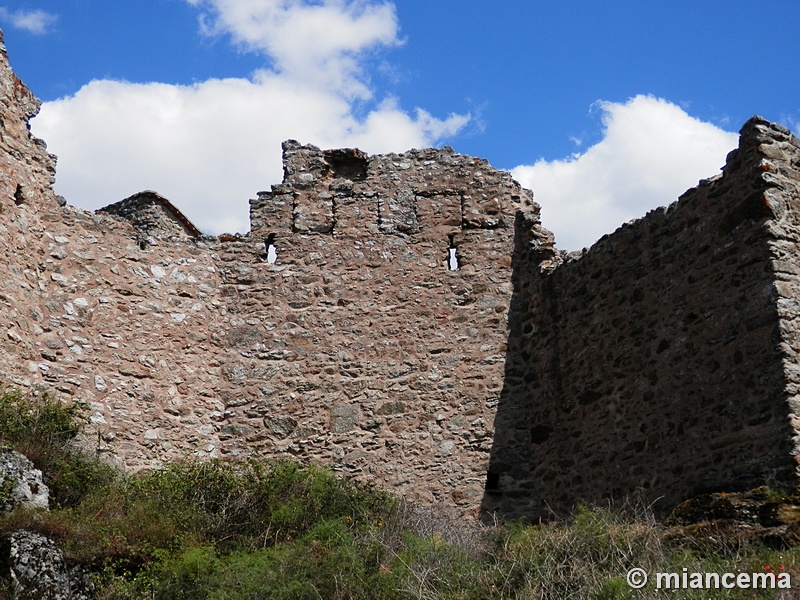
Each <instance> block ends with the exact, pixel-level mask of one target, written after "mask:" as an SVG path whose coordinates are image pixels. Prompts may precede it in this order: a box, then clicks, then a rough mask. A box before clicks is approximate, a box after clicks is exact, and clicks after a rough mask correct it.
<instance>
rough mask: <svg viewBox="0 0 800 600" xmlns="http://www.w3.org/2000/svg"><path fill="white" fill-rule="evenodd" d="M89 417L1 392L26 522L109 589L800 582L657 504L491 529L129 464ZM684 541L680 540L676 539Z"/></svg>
mask: <svg viewBox="0 0 800 600" xmlns="http://www.w3.org/2000/svg"><path fill="white" fill-rule="evenodd" d="M83 415H84V413H83V411H82V410H81V409H80V408H79V407H75V406H71V405H64V404H61V403H60V402H57V401H56V400H54V399H52V398H38V399H37V398H25V397H23V396H21V395H19V394H18V393H13V392H12V393H5V394H0V440H2V442H3V443H5V444H7V445H10V446H13V447H15V448H17V449H18V450H20V451H23V452H25V451H26V450H27V453H28V455H29V456H30V457H31V459H32V460H33V461H34V463H35V464H36V465H37V467H38V468H41V469H42V470H43V471H44V473H45V475H46V478H47V479H46V483H48V485H50V486H51V489H52V490H53V491H54V500H53V502H52V503H51V510H50V511H49V512H36V511H30V510H20V509H18V510H16V511H14V512H13V513H11V514H10V515H7V516H6V517H4V518H3V519H2V520H0V533H4V532H9V531H13V530H15V529H19V528H23V527H24V528H27V529H31V530H33V531H38V532H41V533H43V534H45V535H48V536H50V537H51V538H52V539H54V540H56V541H57V543H58V544H59V545H60V547H61V548H62V549H63V550H64V553H65V555H66V556H67V557H68V559H69V560H70V561H72V562H74V563H78V564H82V565H84V566H86V567H87V568H89V569H90V570H91V572H92V573H93V577H94V579H95V581H96V583H97V589H98V594H99V597H100V598H102V599H107V600H110V599H145V598H148V599H165V600H166V599H177V600H180V599H186V600H189V599H191V600H194V599H242V600H244V599H248V600H256V599H261V598H263V599H267V598H281V599H292V600H294V599H305V598H309V599H311V598H324V599H326V600H327V599H346V598H347V599H352V598H363V599H371V598H375V599H394V598H420V599H440V598H441V599H454V600H455V599H458V600H470V599H475V600H483V599H493V598H498V599H500V598H502V599H523V598H524V599H526V600H527V599H531V598H542V599H554V600H563V599H566V598H580V599H584V598H595V599H601V600H612V599H627V598H661V597H680V598H698V599H699V598H704V599H706V598H712V599H713V598H726V599H727V598H775V597H776V591H775V590H739V591H736V590H680V592H679V593H678V594H675V593H669V592H660V591H658V590H655V589H653V586H652V585H650V586H648V587H646V588H645V589H644V590H641V591H634V590H632V589H631V588H630V587H629V586H628V584H627V582H626V579H625V576H626V573H627V572H628V570H629V569H631V568H633V567H641V568H644V569H645V570H646V571H647V572H648V573H651V574H655V573H656V572H659V571H661V572H670V571H671V572H678V573H680V572H681V571H682V569H683V568H684V567H685V568H687V569H688V570H689V571H690V572H695V571H697V572H706V571H713V572H723V573H724V572H734V573H735V572H737V571H744V572H748V573H751V572H763V571H764V565H765V564H770V565H781V566H783V568H784V571H785V572H789V573H791V575H792V577H793V578H794V580H795V582H796V583H797V584H800V570H799V568H798V565H800V562H799V561H798V551H797V550H794V549H793V550H785V551H776V550H769V549H767V548H764V547H761V546H759V545H757V544H755V543H742V542H741V541H740V540H727V539H724V538H720V539H715V540H708V539H705V540H698V541H697V543H694V542H693V541H691V538H687V537H685V536H682V537H680V541H668V540H670V539H673V538H670V537H668V536H665V535H664V533H665V532H664V529H663V527H662V526H660V525H659V524H658V523H656V522H655V521H654V520H653V519H652V517H649V516H648V515H647V514H646V512H645V513H643V514H640V515H638V516H630V515H625V514H622V513H619V512H612V511H608V510H602V509H589V508H585V509H582V510H581V511H579V513H578V514H577V515H576V516H575V517H574V518H573V519H571V520H569V521H565V522H561V523H547V524H542V525H536V526H526V525H521V524H517V525H507V526H498V527H491V528H490V527H481V526H479V525H478V524H476V523H474V522H466V521H460V520H454V519H449V518H447V517H446V516H444V515H443V514H442V513H440V512H437V511H436V510H434V509H424V508H420V507H415V506H411V505H409V504H407V503H405V502H402V501H400V500H398V499H397V498H395V497H393V496H391V495H389V494H387V493H385V492H383V491H380V490H378V489H376V488H373V487H369V486H363V485H356V484H354V483H352V482H349V481H347V480H345V479H342V478H339V477H336V476H334V475H333V474H332V473H331V472H330V471H328V470H326V469H323V468H319V467H301V466H299V465H297V464H294V463H291V462H286V461H281V462H265V461H247V462H240V463H228V462H218V461H211V462H202V463H201V462H194V461H190V462H185V463H180V464H172V465H169V466H168V467H167V468H165V469H163V470H161V471H151V472H145V473H140V474H137V475H130V474H123V473H120V472H116V471H114V470H113V469H110V468H109V467H107V466H105V465H103V464H102V463H101V462H100V461H98V460H97V459H96V458H95V457H93V456H92V455H91V454H87V453H86V452H84V451H81V450H80V449H79V448H77V447H76V446H75V445H74V444H73V442H74V440H75V438H76V436H77V435H78V433H79V432H80V429H81V427H82V425H83ZM675 539H677V538H675Z"/></svg>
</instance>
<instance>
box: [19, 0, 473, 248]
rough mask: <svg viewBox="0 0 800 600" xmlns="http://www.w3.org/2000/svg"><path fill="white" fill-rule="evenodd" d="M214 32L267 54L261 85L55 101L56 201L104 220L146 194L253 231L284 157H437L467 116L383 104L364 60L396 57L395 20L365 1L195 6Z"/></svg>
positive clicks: (258, 76)
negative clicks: (251, 203) (287, 151)
mask: <svg viewBox="0 0 800 600" xmlns="http://www.w3.org/2000/svg"><path fill="white" fill-rule="evenodd" d="M186 1H187V2H189V3H190V4H193V5H194V6H196V7H198V9H200V10H201V11H203V12H202V14H201V19H202V23H203V27H204V30H205V31H206V32H207V33H209V34H210V35H211V34H213V35H217V34H228V35H230V36H231V37H232V39H233V41H234V42H235V43H237V44H242V45H245V46H246V47H247V48H248V49H251V50H255V51H258V52H261V53H263V54H264V56H265V58H266V59H267V60H268V61H269V62H270V64H269V66H268V67H266V68H264V69H262V70H259V71H257V72H256V73H253V74H252V76H251V77H249V78H231V79H212V80H208V81H204V82H200V83H197V84H194V85H184V86H181V85H168V84H163V83H130V82H124V81H111V80H97V81H92V82H90V83H88V84H86V85H85V86H83V87H82V88H81V89H80V90H78V92H77V93H75V94H74V95H72V96H69V97H65V98H62V99H59V100H56V101H53V102H46V103H45V104H44V105H43V106H42V110H41V113H40V115H39V116H38V117H36V119H34V120H33V122H32V127H33V131H34V133H35V134H36V135H37V136H39V137H41V138H43V139H44V140H46V141H47V143H48V146H49V149H50V151H52V152H53V153H55V154H57V155H58V156H59V162H58V174H57V181H56V191H57V192H58V193H60V194H62V195H64V196H65V197H66V198H67V201H68V202H70V203H71V204H75V205H77V206H81V207H84V208H91V209H95V208H100V207H102V206H105V205H107V204H110V203H112V202H116V201H118V200H121V199H122V198H124V197H126V196H128V195H130V194H133V193H135V192H137V191H140V190H143V189H153V190H156V191H158V192H159V193H161V194H162V195H164V196H165V197H167V198H169V199H170V200H171V201H172V202H173V203H174V204H175V205H176V206H178V207H179V208H180V209H181V210H182V211H183V212H185V213H186V215H187V216H188V217H189V218H190V219H191V220H192V221H193V222H194V223H195V224H196V225H197V226H198V227H199V228H200V229H201V230H203V231H205V232H208V233H222V232H224V231H229V232H233V231H240V232H245V231H247V230H248V229H249V218H248V208H249V207H248V203H247V199H248V198H253V197H255V194H256V192H257V191H259V190H263V189H268V188H269V185H270V184H272V183H278V182H280V181H281V179H282V165H281V156H280V154H281V151H280V144H281V142H282V141H283V140H285V139H288V138H294V139H297V140H299V141H301V142H303V143H312V144H316V145H319V146H321V147H323V148H335V147H347V146H357V147H360V148H362V149H363V150H365V151H367V152H370V153H378V152H390V151H403V150H406V149H408V148H412V147H426V146H430V145H433V144H435V143H436V142H437V141H439V140H440V139H442V138H444V137H447V136H450V135H454V134H455V133H457V132H458V131H459V130H460V129H461V128H462V127H463V126H464V125H465V124H466V123H467V122H468V121H469V116H468V115H459V114H451V115H448V116H446V117H443V118H437V117H434V116H432V115H431V114H429V113H428V112H426V111H425V110H423V109H416V110H415V111H414V112H413V113H409V112H406V111H404V110H403V109H401V108H400V107H399V105H398V103H397V102H396V100H394V99H392V98H387V99H383V100H380V101H374V100H373V101H371V103H368V104H367V105H368V106H369V105H371V106H373V108H372V109H371V110H369V109H367V110H366V111H365V110H364V108H363V107H364V106H365V101H368V100H370V98H371V96H372V93H373V92H372V89H371V88H370V87H369V85H368V79H367V75H366V67H365V60H366V58H367V55H366V54H365V53H369V52H370V51H372V50H376V49H379V48H381V47H389V46H393V45H396V44H397V43H399V42H398V39H397V28H398V25H397V21H396V16H395V13H394V7H393V5H391V4H386V3H380V4H378V3H371V2H365V1H363V0H348V1H345V0H324V1H317V2H310V1H301V0H283V1H277V0H186Z"/></svg>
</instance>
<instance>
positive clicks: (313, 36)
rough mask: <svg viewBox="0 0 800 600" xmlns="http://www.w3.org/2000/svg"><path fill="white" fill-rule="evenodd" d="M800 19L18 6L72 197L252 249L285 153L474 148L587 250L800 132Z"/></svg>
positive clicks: (400, 7) (215, 4)
mask: <svg viewBox="0 0 800 600" xmlns="http://www.w3.org/2000/svg"><path fill="white" fill-rule="evenodd" d="M799 25H800V2H797V0H773V1H772V2H769V3H756V2H746V1H743V0H728V1H726V2H717V1H704V2H697V1H696V0H693V1H691V2H690V1H684V0H673V1H672V2H668V3H665V2H644V1H638V2H625V1H615V2H612V1H604V0H598V1H595V2H586V1H583V2H580V1H572V2H569V1H565V2H560V3H544V2H538V1H525V2H522V1H514V2H512V1H502V0H501V1H498V2H486V1H485V0H484V1H482V2H478V1H474V0H458V1H455V0H434V1H432V2H420V1H419V0H414V1H411V0H396V1H395V2H390V1H388V0H384V1H377V0H376V1H370V0H360V1H356V0H316V1H310V0H114V1H113V2H110V1H109V0H19V1H8V0H6V1H3V0H0V27H2V28H3V30H4V32H5V39H6V45H7V47H8V49H9V55H10V60H11V64H12V67H13V68H14V69H15V71H16V72H17V74H18V75H19V76H20V77H21V78H22V79H23V80H24V81H25V82H26V83H27V84H28V86H29V87H30V88H31V89H32V90H33V91H34V93H36V95H37V96H39V97H40V98H41V99H42V100H44V105H43V107H42V111H41V114H40V115H39V116H38V117H37V118H36V119H34V121H33V123H32V127H33V131H34V133H35V134H37V135H39V136H40V137H43V138H44V139H45V140H46V141H47V142H48V145H49V148H50V150H51V151H52V152H54V153H55V154H57V155H58V156H59V168H58V179H57V183H56V189H57V191H58V192H59V193H61V194H63V195H64V196H65V197H66V198H67V200H68V201H69V202H70V203H71V204H74V205H76V206H80V207H84V208H91V209H94V208H98V207H100V206H103V205H105V204H109V203H111V202H114V201H117V200H119V199H121V198H123V197H125V196H127V195H130V194H132V193H134V192H136V191H139V190H141V189H155V190H157V191H159V192H160V193H162V194H164V195H165V196H166V197H168V198H170V199H171V200H172V201H173V202H174V203H175V204H176V205H177V206H178V207H179V208H181V209H182V210H183V211H184V212H185V213H186V214H187V216H189V218H190V219H192V220H193V221H194V222H195V223H196V224H197V225H198V226H199V227H200V228H201V229H203V230H204V231H207V232H212V233H221V232H222V231H236V230H238V231H246V230H247V227H248V225H247V209H248V204H247V199H248V198H252V197H255V193H256V192H257V191H258V190H261V189H268V187H269V185H270V184H272V183H277V182H279V181H280V179H281V165H280V142H281V141H282V140H283V139H286V138H296V139H298V140H300V141H301V142H303V143H313V144H316V145H319V146H322V147H339V146H359V147H361V148H363V149H364V150H366V151H368V152H387V151H403V150H405V149H408V148H410V147H419V146H429V145H443V144H448V145H451V146H453V147H454V148H455V149H456V150H457V151H458V152H462V153H465V154H472V155H475V156H480V157H484V158H487V159H489V161H490V162H491V163H492V164H493V165H494V166H495V167H498V168H504V169H510V170H512V172H513V173H514V175H515V176H516V177H517V178H518V179H519V180H520V181H521V182H522V183H523V184H524V185H526V187H530V188H532V189H533V190H534V193H535V197H536V200H537V202H539V203H540V204H541V205H542V218H543V222H544V224H545V225H546V226H547V227H549V228H550V229H552V230H554V231H555V233H556V239H557V244H558V246H559V247H563V248H566V249H578V248H580V247H582V246H588V245H589V244H591V243H592V242H593V241H594V240H595V239H597V237H599V236H600V235H601V234H603V233H606V232H610V231H612V230H613V229H615V228H616V227H617V226H618V225H619V224H621V223H622V222H624V221H627V220H629V219H631V218H635V217H638V216H641V215H643V214H644V213H645V212H647V210H649V209H652V208H655V207H656V206H659V205H664V204H667V203H669V202H671V201H672V200H674V199H675V198H677V196H678V195H679V194H680V193H681V192H682V191H684V190H685V189H687V188H689V187H691V186H693V185H695V184H696V183H697V180H698V179H700V178H704V177H709V176H713V175H714V174H716V173H717V172H718V170H719V168H720V167H721V166H722V165H723V164H724V159H725V155H726V153H727V152H728V151H729V150H731V149H732V148H733V147H735V144H736V136H735V132H736V131H737V130H738V129H739V127H740V126H741V125H742V123H743V122H744V121H745V120H746V119H747V118H749V117H750V116H751V115H753V114H761V115H763V116H765V117H767V118H768V119H770V120H773V121H777V122H780V123H782V124H783V125H785V126H788V127H790V128H792V129H793V130H794V131H795V132H797V131H798V124H800V78H798V77H796V71H797V67H796V65H797V63H798V61H799V60H800V36H798V26H799Z"/></svg>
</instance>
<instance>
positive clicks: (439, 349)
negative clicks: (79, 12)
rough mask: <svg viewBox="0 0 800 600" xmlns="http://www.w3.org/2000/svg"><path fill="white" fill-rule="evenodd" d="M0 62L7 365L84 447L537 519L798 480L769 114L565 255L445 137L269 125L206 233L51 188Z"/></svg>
mask: <svg viewBox="0 0 800 600" xmlns="http://www.w3.org/2000/svg"><path fill="white" fill-rule="evenodd" d="M5 58H6V57H5V53H4V52H3V53H0V108H2V115H1V117H2V122H0V134H1V135H0V252H2V254H3V255H2V260H0V381H1V382H2V383H3V384H4V385H8V386H14V387H21V388H23V389H26V390H30V391H31V393H45V392H55V393H57V394H59V395H60V396H61V397H63V398H69V399H72V400H75V401H78V402H84V403H86V405H87V407H88V408H89V417H90V423H91V424H90V431H89V435H87V440H86V441H87V443H89V444H91V445H92V446H93V447H96V448H97V450H98V451H99V452H101V453H103V454H105V455H106V456H108V457H109V459H111V460H114V461H115V462H117V463H118V464H120V465H122V466H124V467H126V468H130V469H140V468H153V467H158V466H160V465H161V464H163V463H164V462H165V461H170V460H176V459H180V458H184V457H187V456H197V457H200V458H214V457H219V458H228V457H244V456H251V455H260V456H269V457H284V456H292V457H296V458H299V459H301V460H303V461H309V462H319V463H323V464H327V465H330V466H332V467H333V468H334V469H336V470H338V471H341V472H345V473H348V474H350V475H351V476H353V477H355V478H357V479H360V480H362V481H371V482H376V483H378V484H379V485H382V486H385V487H387V488H390V489H392V490H394V491H395V492H398V493H400V494H403V495H405V496H406V497H408V498H410V499H412V500H416V501H421V502H424V503H428V504H434V503H435V504H438V505H441V506H445V507H449V508H456V509H458V510H460V512H462V513H464V514H474V513H476V512H477V511H478V509H479V508H480V507H481V506H482V507H483V508H484V509H485V510H487V511H490V512H496V513H499V514H501V515H503V516H527V517H536V516H544V515H547V514H549V511H551V510H552V511H556V512H565V511H568V510H570V509H571V507H572V506H573V504H574V503H575V502H578V501H583V502H587V501H603V500H606V499H619V498H622V497H625V496H626V495H629V494H631V493H633V492H635V491H636V490H637V489H641V490H643V493H644V494H645V496H646V498H647V499H649V500H653V501H655V500H656V499H658V502H659V504H658V505H657V506H669V505H671V504H674V503H675V502H677V501H679V500H681V499H683V498H684V497H686V496H688V495H691V494H693V493H696V492H698V491H703V490H710V489H716V490H724V489H732V488H735V487H737V486H742V487H747V486H753V485H758V484H760V483H763V482H766V481H792V482H796V474H795V473H796V457H797V456H798V448H797V444H798V441H797V440H798V439H800V438H798V436H797V430H798V427H799V426H800V419H798V417H797V415H798V414H800V413H798V406H800V397H798V394H799V393H800V388H798V386H800V368H798V364H800V362H799V361H798V358H800V357H798V352H800V324H799V323H798V315H800V304H798V300H797V299H798V298H800V267H798V265H800V250H798V248H800V243H798V242H800V216H798V215H800V191H799V190H798V182H800V158H798V157H799V156H800V151H798V146H797V141H796V140H794V139H793V138H792V137H791V136H790V135H789V133H788V132H787V131H785V130H783V129H781V128H779V127H777V126H773V125H770V124H768V123H766V122H764V121H762V120H759V119H754V120H752V121H750V122H749V123H748V124H747V125H746V126H745V128H744V129H743V131H742V138H741V142H740V148H739V150H737V151H736V152H734V153H732V154H731V155H730V156H729V160H728V164H727V166H726V168H725V170H724V172H723V174H722V175H721V176H720V177H718V178H715V179H713V180H708V181H705V182H701V185H700V186H699V187H697V188H696V189H694V190H690V191H689V192H687V193H686V194H684V196H682V198H681V199H680V201H679V202H677V203H676V204H673V205H672V206H670V207H668V208H665V209H659V210H656V211H653V212H652V213H650V214H649V215H647V216H646V217H645V218H643V219H640V220H638V221H636V222H633V223H631V224H628V225H626V226H623V227H622V228H621V229H620V230H618V231H617V232H615V233H614V234H612V235H609V236H606V237H605V238H603V239H602V240H600V241H599V242H598V243H597V244H596V245H595V246H594V247H593V248H592V249H591V250H589V251H588V252H586V253H584V254H583V255H576V254H571V255H565V254H564V253H563V252H560V251H558V250H556V249H555V248H554V247H553V238H552V235H551V234H550V233H549V232H547V231H546V230H544V229H543V228H542V227H541V225H540V223H539V214H538V207H537V206H536V205H535V204H534V203H533V202H532V198H531V194H530V192H528V191H526V190H523V189H521V188H520V186H519V185H518V184H517V183H516V182H514V181H513V180H512V179H511V177H510V176H509V175H508V174H507V173H502V172H499V171H497V170H495V169H493V168H492V167H491V166H490V165H489V164H488V163H487V162H486V161H484V160H481V159H475V158H472V157H468V156H463V155H459V154H457V153H455V152H454V151H453V150H452V149H450V148H443V149H440V150H412V151H409V152H406V153H403V154H390V155H385V156H368V155H366V154H364V153H362V152H360V151H358V150H353V149H343V150H332V151H322V150H320V149H318V148H316V147H314V146H302V145H300V144H298V143H297V142H291V141H290V142H287V143H285V144H284V180H283V182H282V183H280V184H276V185H273V186H272V188H271V189H270V190H269V191H266V192H260V193H259V194H258V197H257V198H256V199H254V200H252V201H251V223H252V227H251V232H250V233H249V234H247V235H234V236H221V237H220V238H214V237H210V236H198V235H197V232H196V231H193V230H192V228H191V227H187V226H186V223H184V221H183V219H181V218H180V215H179V213H177V211H175V210H171V209H170V206H171V205H169V204H168V202H167V201H166V200H165V199H160V200H158V199H157V200H158V202H157V203H156V204H155V205H154V204H152V203H146V206H145V205H140V204H138V203H132V204H137V206H140V208H141V206H145V209H146V211H150V212H146V211H145V212H146V214H144V215H143V214H141V213H142V211H141V210H138V211H134V212H133V213H129V212H127V211H121V212H120V214H119V216H121V217H122V219H120V218H116V217H114V216H111V215H108V214H103V213H98V214H94V213H89V212H86V211H82V210H80V209H76V208H73V207H70V206H59V205H58V202H57V201H56V198H55V196H54V194H53V192H52V189H51V188H50V184H51V182H52V176H53V166H54V161H55V158H54V157H52V156H51V155H49V154H47V152H46V151H45V148H44V145H43V143H41V142H39V141H38V140H35V139H34V138H33V137H31V136H30V133H29V131H28V127H27V123H28V119H29V118H30V116H31V115H32V114H35V112H36V110H37V109H38V101H37V100H36V99H35V98H34V97H33V96H32V95H31V94H30V92H29V91H28V90H27V89H26V88H25V87H24V86H23V85H22V84H21V83H20V82H19V80H17V79H16V77H15V76H13V73H11V71H10V69H9V68H8V67H7V63H6V62H5ZM114 200H117V199H113V198H112V199H109V201H110V202H111V201H114ZM150 200H152V198H150ZM162 200H163V202H162ZM148 202H149V201H148ZM164 202H167V204H165V203H164ZM126 206H127V205H126ZM148 207H149V208H148ZM173 208H174V207H173ZM151 209H153V210H151ZM162 209H165V210H166V211H167V212H166V213H165V212H164V210H162ZM140 217H142V218H140ZM173 217H174V218H173ZM176 219H177V220H176ZM148 232H149V233H148ZM143 234H144V235H143ZM143 242H144V243H143ZM456 267H457V268H456ZM484 488H485V489H484Z"/></svg>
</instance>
